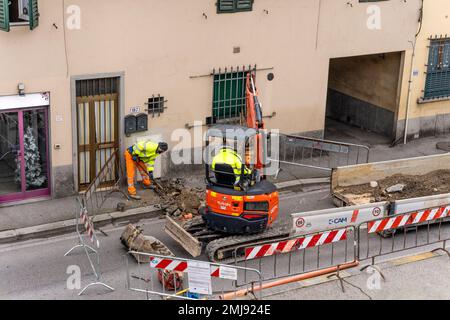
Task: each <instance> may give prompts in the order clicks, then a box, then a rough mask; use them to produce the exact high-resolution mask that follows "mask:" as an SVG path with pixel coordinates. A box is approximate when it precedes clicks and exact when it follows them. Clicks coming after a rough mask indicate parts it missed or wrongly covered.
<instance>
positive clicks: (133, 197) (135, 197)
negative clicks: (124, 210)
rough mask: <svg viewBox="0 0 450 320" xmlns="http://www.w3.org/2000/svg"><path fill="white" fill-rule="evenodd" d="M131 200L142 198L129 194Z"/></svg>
mask: <svg viewBox="0 0 450 320" xmlns="http://www.w3.org/2000/svg"><path fill="white" fill-rule="evenodd" d="M128 196H129V197H130V198H131V199H133V200H141V199H142V198H141V197H140V196H138V195H137V194H129V195H128Z"/></svg>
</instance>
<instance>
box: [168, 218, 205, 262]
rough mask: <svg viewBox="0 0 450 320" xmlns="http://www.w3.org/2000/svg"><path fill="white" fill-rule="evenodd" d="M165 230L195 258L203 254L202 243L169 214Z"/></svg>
mask: <svg viewBox="0 0 450 320" xmlns="http://www.w3.org/2000/svg"><path fill="white" fill-rule="evenodd" d="M165 230H166V232H167V233H168V234H169V236H170V237H171V238H172V239H174V240H175V241H176V242H178V243H179V244H180V245H181V246H182V247H183V248H184V249H185V250H186V251H187V252H189V253H190V254H191V255H192V256H193V257H194V258H195V257H198V256H200V255H201V254H202V243H201V242H200V241H198V240H197V239H196V238H194V237H193V236H192V235H191V234H190V233H189V232H187V231H186V230H185V229H184V228H183V226H181V225H180V224H179V223H178V222H176V221H175V220H174V219H172V218H170V217H169V216H167V217H166V227H165Z"/></svg>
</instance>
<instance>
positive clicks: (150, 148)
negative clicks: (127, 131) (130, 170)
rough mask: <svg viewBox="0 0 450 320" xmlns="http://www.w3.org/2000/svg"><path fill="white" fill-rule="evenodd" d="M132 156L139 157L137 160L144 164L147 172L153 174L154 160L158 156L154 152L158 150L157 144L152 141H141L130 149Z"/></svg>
mask: <svg viewBox="0 0 450 320" xmlns="http://www.w3.org/2000/svg"><path fill="white" fill-rule="evenodd" d="M130 149H131V150H132V151H131V154H132V155H133V156H137V157H139V159H140V160H141V161H142V162H144V163H145V165H146V167H147V170H148V171H149V172H153V170H154V169H155V160H156V158H157V157H158V156H159V154H158V153H156V151H157V150H158V144H157V143H155V142H153V141H149V140H147V141H141V142H138V143H136V144H134V145H133V147H132V148H130Z"/></svg>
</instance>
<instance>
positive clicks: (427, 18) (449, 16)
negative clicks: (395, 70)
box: [397, 0, 450, 139]
mask: <svg viewBox="0 0 450 320" xmlns="http://www.w3.org/2000/svg"><path fill="white" fill-rule="evenodd" d="M449 30H450V1H447V0H424V10H423V23H422V27H421V29H420V33H419V35H418V37H417V41H416V51H415V57H414V61H413V66H412V68H411V59H412V53H413V50H412V44H410V45H409V48H408V50H407V52H406V55H405V57H406V61H405V66H406V68H405V72H404V79H403V85H402V95H401V102H400V110H399V116H398V118H399V121H398V123H397V138H399V139H400V138H402V137H403V134H404V130H405V119H406V113H407V99H408V81H409V77H410V75H411V74H412V75H413V76H412V83H411V99H410V109H409V121H408V139H412V138H419V137H421V136H427V135H435V134H436V135H439V134H442V133H449V132H450V100H443V101H434V102H424V103H420V102H419V101H420V100H421V98H422V97H423V90H424V89H425V81H426V71H427V67H426V65H427V64H428V55H429V48H428V47H427V46H429V44H430V41H429V39H428V38H429V37H430V36H433V37H434V36H436V35H437V36H440V35H442V36H445V35H447V34H449Z"/></svg>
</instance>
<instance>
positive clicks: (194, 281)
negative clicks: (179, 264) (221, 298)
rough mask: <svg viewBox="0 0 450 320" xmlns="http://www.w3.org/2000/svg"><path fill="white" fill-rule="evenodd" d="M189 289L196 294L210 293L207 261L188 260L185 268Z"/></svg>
mask: <svg viewBox="0 0 450 320" xmlns="http://www.w3.org/2000/svg"><path fill="white" fill-rule="evenodd" d="M187 273H188V278H189V291H190V292H192V293H198V294H206V295H211V294H212V286H211V266H210V264H209V263H207V262H199V261H189V262H188V268H187Z"/></svg>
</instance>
